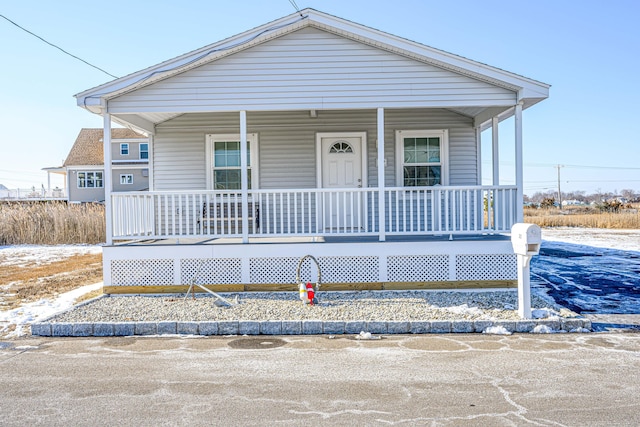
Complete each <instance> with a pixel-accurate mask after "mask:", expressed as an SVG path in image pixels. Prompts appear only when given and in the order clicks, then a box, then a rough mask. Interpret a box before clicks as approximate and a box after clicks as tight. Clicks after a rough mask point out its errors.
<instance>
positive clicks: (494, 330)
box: [482, 325, 511, 335]
mask: <svg viewBox="0 0 640 427" xmlns="http://www.w3.org/2000/svg"><path fill="white" fill-rule="evenodd" d="M482 333H483V334H490V335H511V332H509V331H508V330H507V329H506V328H505V327H504V326H501V325H498V326H489V327H488V328H485V330H484V331H482Z"/></svg>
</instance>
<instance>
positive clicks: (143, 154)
mask: <svg viewBox="0 0 640 427" xmlns="http://www.w3.org/2000/svg"><path fill="white" fill-rule="evenodd" d="M103 134H104V130H103V129H102V128H98V129H92V128H83V129H81V130H80V133H78V137H77V138H76V141H75V143H74V144H73V147H71V150H70V151H69V154H68V155H67V158H66V160H65V161H64V163H63V165H62V166H61V167H56V168H45V169H44V170H46V171H47V173H49V174H50V173H57V174H62V175H64V177H65V178H64V181H65V188H66V189H67V191H66V194H67V201H68V202H70V203H85V202H103V201H104V200H105V185H104V184H105V183H104V165H105V163H104V147H103ZM110 146H111V150H110V151H111V153H110V154H111V159H112V160H111V165H112V170H111V176H112V177H113V178H112V179H113V181H112V187H111V188H112V190H111V191H113V192H120V191H142V190H147V189H148V188H149V140H148V138H147V137H146V136H145V135H143V134H141V133H139V132H136V131H134V130H131V129H127V128H114V129H111V144H110ZM49 181H50V180H49Z"/></svg>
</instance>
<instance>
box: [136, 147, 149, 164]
mask: <svg viewBox="0 0 640 427" xmlns="http://www.w3.org/2000/svg"><path fill="white" fill-rule="evenodd" d="M142 144H147V158H146V159H143V158H142ZM138 158H139V159H140V160H142V161H147V162H148V161H149V143H148V142H141V143H140V144H138Z"/></svg>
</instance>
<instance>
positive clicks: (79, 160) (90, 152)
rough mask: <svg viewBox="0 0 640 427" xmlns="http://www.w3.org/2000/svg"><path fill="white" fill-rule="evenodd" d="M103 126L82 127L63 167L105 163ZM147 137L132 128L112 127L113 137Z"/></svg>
mask: <svg viewBox="0 0 640 427" xmlns="http://www.w3.org/2000/svg"><path fill="white" fill-rule="evenodd" d="M103 136H104V130H103V129H102V128H82V129H81V130H80V133H78V137H77V138H76V142H74V144H73V147H71V150H70V151H69V154H68V155H67V159H66V160H65V161H64V164H63V165H62V166H63V167H67V166H93V165H95V166H98V165H103V164H104V149H103V146H104V145H103V140H102V138H103ZM138 138H140V139H145V140H146V139H147V137H146V136H144V135H142V134H140V133H138V132H136V131H134V130H131V129H122V128H114V129H111V139H112V140H114V139H138Z"/></svg>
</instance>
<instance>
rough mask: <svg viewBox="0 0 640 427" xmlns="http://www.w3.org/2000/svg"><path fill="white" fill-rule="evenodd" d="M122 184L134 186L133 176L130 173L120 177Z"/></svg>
mask: <svg viewBox="0 0 640 427" xmlns="http://www.w3.org/2000/svg"><path fill="white" fill-rule="evenodd" d="M120 184H122V185H126V184H133V175H131V174H130V173H127V174H122V175H120Z"/></svg>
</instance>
